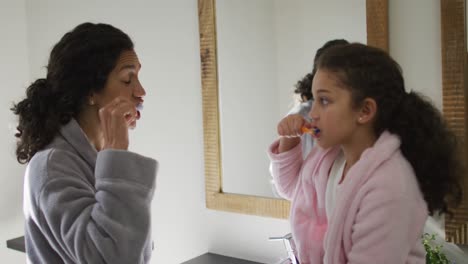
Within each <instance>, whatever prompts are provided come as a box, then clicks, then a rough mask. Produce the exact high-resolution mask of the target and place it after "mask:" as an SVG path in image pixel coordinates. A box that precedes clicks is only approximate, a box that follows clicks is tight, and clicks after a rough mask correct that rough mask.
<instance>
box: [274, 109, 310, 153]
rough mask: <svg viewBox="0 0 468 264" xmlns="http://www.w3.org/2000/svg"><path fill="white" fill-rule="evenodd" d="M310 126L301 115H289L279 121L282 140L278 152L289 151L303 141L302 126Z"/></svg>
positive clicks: (279, 133)
mask: <svg viewBox="0 0 468 264" xmlns="http://www.w3.org/2000/svg"><path fill="white" fill-rule="evenodd" d="M303 126H305V127H310V124H309V123H308V122H307V121H306V120H305V119H304V118H303V117H302V116H301V115H300V114H295V115H288V116H286V117H285V118H283V119H281V121H280V122H279V123H278V128H277V129H278V135H279V136H280V142H279V147H278V152H279V153H281V152H285V151H288V150H290V149H292V148H294V147H295V146H297V144H299V143H300V142H301V138H300V136H301V135H302V134H303V132H302V129H301V128H302V127H303Z"/></svg>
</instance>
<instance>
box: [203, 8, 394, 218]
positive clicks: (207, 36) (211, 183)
mask: <svg viewBox="0 0 468 264" xmlns="http://www.w3.org/2000/svg"><path fill="white" fill-rule="evenodd" d="M198 13H199V29H200V58H201V73H202V98H203V102H202V105H203V128H204V150H205V192H206V206H207V208H210V209H214V210H222V211H229V212H236V213H242V214H251V215H259V216H267V217H274V218H288V215H289V202H288V201H286V200H283V199H276V198H270V197H261V196H254V195H242V194H236V193H227V192H224V191H223V187H222V186H223V185H222V183H223V174H222V157H221V144H220V118H219V90H218V81H219V80H218V61H217V60H218V55H217V29H216V1H215V0H199V1H198ZM366 24H367V43H368V44H369V45H374V46H378V47H380V48H383V49H385V50H388V3H387V0H367V1H366ZM265 147H266V146H265ZM265 155H266V154H265Z"/></svg>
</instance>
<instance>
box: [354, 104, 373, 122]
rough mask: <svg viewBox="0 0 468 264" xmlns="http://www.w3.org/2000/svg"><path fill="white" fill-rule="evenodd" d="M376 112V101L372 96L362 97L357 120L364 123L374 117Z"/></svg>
mask: <svg viewBox="0 0 468 264" xmlns="http://www.w3.org/2000/svg"><path fill="white" fill-rule="evenodd" d="M376 114H377V103H376V102H375V100H374V99H372V98H366V99H364V101H363V103H362V106H361V110H360V111H359V114H358V120H357V122H358V123H359V124H366V123H368V122H370V121H372V120H373V119H374V118H375V115H376Z"/></svg>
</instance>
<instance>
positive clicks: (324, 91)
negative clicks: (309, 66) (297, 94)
mask: <svg viewBox="0 0 468 264" xmlns="http://www.w3.org/2000/svg"><path fill="white" fill-rule="evenodd" d="M316 93H331V92H330V91H329V90H327V89H318V90H317V92H316Z"/></svg>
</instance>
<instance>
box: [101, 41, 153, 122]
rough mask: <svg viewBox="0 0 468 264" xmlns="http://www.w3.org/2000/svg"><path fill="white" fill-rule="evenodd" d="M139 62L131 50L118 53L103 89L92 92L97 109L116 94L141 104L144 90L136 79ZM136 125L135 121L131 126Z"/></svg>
mask: <svg viewBox="0 0 468 264" xmlns="http://www.w3.org/2000/svg"><path fill="white" fill-rule="evenodd" d="M140 68H141V64H140V61H139V60H138V56H137V54H136V53H135V51H133V50H129V51H124V52H122V54H120V57H119V59H118V60H117V64H116V66H115V68H114V69H113V70H112V71H111V73H110V74H109V76H108V78H107V82H106V84H105V85H104V89H103V90H101V91H100V92H98V93H95V94H94V101H95V103H96V106H97V108H98V109H100V108H102V107H104V106H105V105H107V104H108V103H110V102H111V101H112V100H114V99H115V98H116V97H118V96H122V97H124V98H126V99H128V100H129V101H130V102H132V103H134V104H135V107H137V106H138V105H141V104H143V97H144V96H145V95H146V91H145V89H144V88H143V86H142V85H141V83H140V80H139V79H138V73H139V71H140ZM135 126H136V121H135V123H134V124H132V125H131V127H135Z"/></svg>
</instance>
